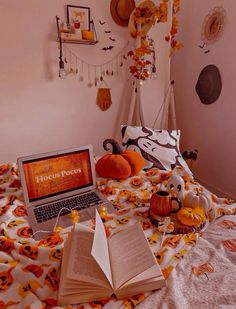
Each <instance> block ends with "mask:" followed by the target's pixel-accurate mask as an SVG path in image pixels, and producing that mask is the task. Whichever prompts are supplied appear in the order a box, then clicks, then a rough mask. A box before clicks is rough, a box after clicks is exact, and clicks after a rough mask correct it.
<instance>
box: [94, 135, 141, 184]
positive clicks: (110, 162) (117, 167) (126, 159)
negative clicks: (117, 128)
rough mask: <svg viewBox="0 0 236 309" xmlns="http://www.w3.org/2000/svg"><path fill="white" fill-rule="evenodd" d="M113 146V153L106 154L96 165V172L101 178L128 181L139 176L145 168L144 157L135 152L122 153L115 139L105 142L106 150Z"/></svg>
mask: <svg viewBox="0 0 236 309" xmlns="http://www.w3.org/2000/svg"><path fill="white" fill-rule="evenodd" d="M108 144H111V145H112V153H109V154H105V155H104V156H102V157H101V158H100V159H99V160H98V161H97V163H96V172H97V173H98V175H99V176H101V177H105V178H113V179H126V178H128V177H130V176H133V175H135V174H137V173H138V172H139V171H140V170H141V169H142V168H143V166H144V159H143V157H142V156H141V155H140V154H139V153H137V152H136V151H133V150H125V151H122V149H121V147H120V146H119V144H118V143H117V142H116V141H115V140H114V139H106V140H105V141H104V142H103V147H104V149H105V150H109V148H108V147H107V145H108Z"/></svg>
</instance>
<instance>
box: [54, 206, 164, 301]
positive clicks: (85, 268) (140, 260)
mask: <svg viewBox="0 0 236 309" xmlns="http://www.w3.org/2000/svg"><path fill="white" fill-rule="evenodd" d="M164 285H165V279H164V277H163V275H162V272H161V270H160V267H159V265H158V264H157V262H156V259H155V257H154V255H153V253H152V251H151V249H150V247H149V244H148V241H147V239H146V237H145V234H144V232H143V230H142V227H141V225H140V224H138V223H137V224H134V225H132V226H128V227H126V228H124V229H122V230H119V231H117V232H115V233H114V234H112V235H111V236H110V237H109V238H108V239H107V237H106V233H105V229H104V225H103V223H102V220H101V218H100V216H99V214H98V212H97V211H96V227H95V231H94V230H92V229H91V228H89V227H87V226H85V225H82V224H80V223H77V224H75V226H74V228H73V230H72V231H71V232H70V233H69V235H68V238H67V240H66V242H65V247H64V252H63V258H62V266H61V278H60V286H59V294H58V303H59V305H69V304H70V305H72V304H78V303H84V302H89V301H95V300H100V299H104V298H108V297H110V296H111V295H112V294H115V295H116V297H117V298H118V299H123V298H126V297H131V296H134V295H136V294H139V293H144V292H148V291H151V290H156V289H159V288H161V287H163V286H164Z"/></svg>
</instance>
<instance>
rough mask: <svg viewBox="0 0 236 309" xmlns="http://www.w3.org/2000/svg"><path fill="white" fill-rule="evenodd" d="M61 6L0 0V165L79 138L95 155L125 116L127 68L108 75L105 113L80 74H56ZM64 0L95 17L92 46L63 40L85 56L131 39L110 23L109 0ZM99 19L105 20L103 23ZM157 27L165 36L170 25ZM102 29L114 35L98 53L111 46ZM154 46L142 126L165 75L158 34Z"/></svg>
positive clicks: (92, 59) (101, 57)
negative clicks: (154, 73)
mask: <svg viewBox="0 0 236 309" xmlns="http://www.w3.org/2000/svg"><path fill="white" fill-rule="evenodd" d="M137 3H138V1H137ZM157 3H158V1H157ZM66 4H68V1H64V0H50V1H42V0H34V1H29V0H21V1H18V0H11V1H8V0H1V1H0V19H1V25H2V26H1V27H0V37H1V57H0V68H1V70H0V80H1V82H0V102H1V103H0V115H1V122H0V140H1V151H0V163H3V162H13V161H15V160H16V159H17V157H19V156H22V155H29V154H33V153H40V152H45V151H51V150H56V149H63V148H68V147H76V146H80V145H86V144H92V145H93V146H94V149H95V153H96V154H99V153H102V152H103V150H102V141H103V140H104V139H105V138H108V137H111V136H113V135H114V134H115V132H117V130H118V129H117V128H118V126H119V125H120V124H121V123H124V122H125V119H126V118H127V110H128V107H129V101H130V92H131V85H132V81H131V80H129V81H127V80H128V77H129V73H128V69H125V68H124V69H123V70H121V72H120V74H119V77H118V78H114V77H111V78H107V83H108V85H109V86H110V88H111V93H112V99H113V104H112V106H111V108H110V109H109V110H107V111H106V112H102V111H100V109H99V108H98V107H97V106H96V93H97V89H96V88H95V87H93V88H88V87H87V81H86V80H85V81H84V82H83V83H81V82H80V81H79V80H78V77H75V76H72V75H70V76H68V77H67V79H66V80H61V79H59V78H58V57H59V50H58V43H57V42H56V23H55V16H56V15H58V16H60V17H61V18H62V19H64V18H65V16H66V15H65V6H66ZM69 4H71V5H81V6H90V8H91V15H92V17H93V19H94V21H95V25H96V30H97V33H98V38H99V44H97V45H95V46H84V45H70V46H69V48H71V49H72V50H73V51H74V52H75V53H76V54H77V55H78V56H79V57H80V58H82V59H83V60H84V61H87V62H89V63H92V64H97V65H99V64H102V63H104V62H105V61H107V60H109V59H112V58H113V57H114V56H115V55H116V54H118V53H119V52H120V50H121V48H122V47H123V46H124V45H125V44H126V42H127V41H128V39H129V40H130V37H129V35H128V32H127V28H123V27H119V26H118V25H116V24H115V23H114V22H113V20H112V18H111V16H110V1H103V0H97V1H91V0H80V1H74V0H71V1H69ZM99 20H102V21H105V22H106V24H105V25H104V26H103V27H102V26H101V25H100V24H99V22H98V21H99ZM157 28H158V29H157V30H154V33H153V34H154V35H155V31H158V33H159V35H160V33H163V35H162V37H164V35H166V33H167V32H168V29H169V26H168V25H167V24H162V25H160V26H158V27H157ZM104 30H111V31H112V36H113V37H114V38H115V39H116V42H115V44H114V45H115V47H114V48H113V49H112V51H110V52H104V51H102V47H104V46H107V45H108V44H109V45H111V41H109V38H108V37H107V36H106V35H105V34H104ZM131 41H132V40H131ZM157 45H158V60H157V61H158V64H159V63H161V64H162V65H161V66H160V70H159V73H160V74H159V77H158V80H157V81H155V82H152V85H154V87H153V89H154V90H153V91H154V94H155V95H154V96H153V99H152V100H150V99H149V100H148V104H146V103H145V104H144V108H145V115H144V116H145V121H146V123H147V125H149V123H152V122H153V121H152V116H153V111H156V110H157V108H158V104H160V102H159V100H158V98H157V96H156V94H158V95H159V96H160V97H161V96H163V92H164V87H163V85H164V83H165V80H166V76H167V75H168V66H167V65H165V63H168V61H169V59H168V55H167V53H166V45H167V44H166V43H165V42H164V40H163V39H162V40H161V42H158V43H157ZM163 46H164V47H163ZM161 70H163V72H162V71H161ZM142 91H143V94H144V98H145V92H146V93H148V94H149V93H150V89H148V90H145V88H143V90H142ZM151 91H152V90H151ZM120 115H121V116H122V117H120Z"/></svg>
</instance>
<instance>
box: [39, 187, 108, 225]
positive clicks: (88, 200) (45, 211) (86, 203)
mask: <svg viewBox="0 0 236 309" xmlns="http://www.w3.org/2000/svg"><path fill="white" fill-rule="evenodd" d="M102 203H104V201H103V200H101V199H100V197H99V196H98V195H97V194H96V193H95V192H89V193H86V194H82V195H78V196H75V197H72V198H70V199H66V200H63V201H58V202H56V203H53V204H49V205H45V206H43V207H38V208H35V209H34V214H35V217H36V220H37V222H38V223H41V222H43V221H47V220H50V219H53V218H56V217H57V216H58V214H59V212H60V210H61V209H62V208H64V207H65V208H67V209H63V210H62V211H61V213H60V216H63V215H65V214H69V213H70V211H71V210H72V209H76V210H82V209H84V208H88V207H92V206H95V205H100V204H102Z"/></svg>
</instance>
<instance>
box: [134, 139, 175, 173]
mask: <svg viewBox="0 0 236 309" xmlns="http://www.w3.org/2000/svg"><path fill="white" fill-rule="evenodd" d="M138 146H139V147H140V149H141V151H142V150H143V152H145V153H147V154H148V155H150V156H152V157H153V158H158V161H159V162H160V163H161V164H162V165H163V167H164V169H166V170H171V169H172V168H171V164H175V163H176V157H177V156H178V153H177V151H176V150H175V149H173V148H163V147H161V146H159V145H158V144H157V143H155V142H153V141H150V140H148V139H146V138H140V139H139V140H138ZM166 158H168V161H167V160H166Z"/></svg>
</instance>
